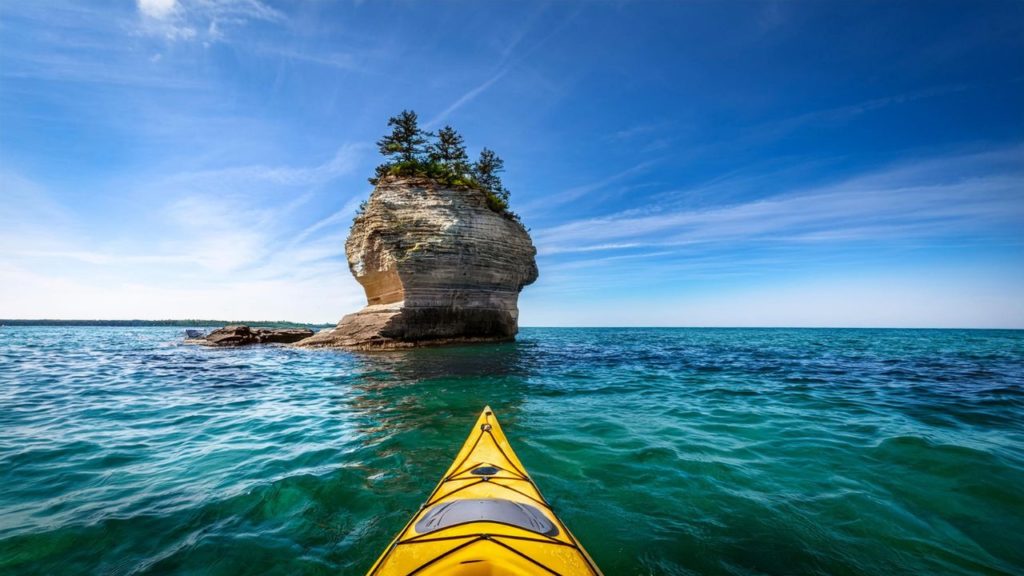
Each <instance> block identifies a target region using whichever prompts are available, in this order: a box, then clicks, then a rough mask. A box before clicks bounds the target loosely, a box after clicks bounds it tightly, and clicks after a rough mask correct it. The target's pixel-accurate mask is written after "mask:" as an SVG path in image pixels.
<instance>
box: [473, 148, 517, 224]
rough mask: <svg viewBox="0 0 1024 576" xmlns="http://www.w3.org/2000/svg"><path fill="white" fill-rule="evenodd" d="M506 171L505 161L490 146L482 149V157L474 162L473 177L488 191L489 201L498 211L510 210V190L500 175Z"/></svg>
mask: <svg viewBox="0 0 1024 576" xmlns="http://www.w3.org/2000/svg"><path fill="white" fill-rule="evenodd" d="M504 171H505V161H504V160H502V159H501V158H499V157H498V155H497V154H495V153H494V150H491V149H490V148H484V149H483V150H481V151H480V158H479V159H477V161H476V163H475V164H473V179H474V180H476V182H477V184H479V185H480V187H481V188H483V190H484V192H486V193H487V203H488V204H489V205H490V206H491V208H492V209H496V210H498V211H505V210H508V200H509V191H508V189H507V188H505V187H504V186H502V184H501V176H498V174H499V173H501V172H504Z"/></svg>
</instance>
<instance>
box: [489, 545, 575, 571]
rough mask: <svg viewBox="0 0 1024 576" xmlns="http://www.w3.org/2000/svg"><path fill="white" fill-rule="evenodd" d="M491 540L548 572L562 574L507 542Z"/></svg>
mask: <svg viewBox="0 0 1024 576" xmlns="http://www.w3.org/2000/svg"><path fill="white" fill-rule="evenodd" d="M492 542H494V543H495V544H497V545H498V546H501V547H502V548H505V549H506V550H510V551H512V552H514V553H515V554H516V555H517V556H521V557H523V558H526V559H527V560H528V561H530V562H532V563H533V564H536V565H537V566H540V567H541V568H543V569H545V570H547V571H548V572H550V573H552V574H554V575H555V576H562V575H561V573H559V572H556V571H554V570H552V569H551V568H548V567H547V566H545V565H544V564H541V563H540V562H539V561H537V560H534V559H533V558H530V557H529V556H527V555H526V554H523V553H522V552H520V551H519V550H516V549H515V548H513V547H512V546H509V545H508V544H505V543H504V542H501V541H498V540H492Z"/></svg>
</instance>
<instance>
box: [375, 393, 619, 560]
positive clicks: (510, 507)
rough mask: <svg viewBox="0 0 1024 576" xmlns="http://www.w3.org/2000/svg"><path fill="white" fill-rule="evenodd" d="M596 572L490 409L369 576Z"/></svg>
mask: <svg viewBox="0 0 1024 576" xmlns="http://www.w3.org/2000/svg"><path fill="white" fill-rule="evenodd" d="M398 574H401V575H403V576H408V575H412V574H421V575H429V574H451V575H454V576H520V575H524V574H561V575H564V576H570V575H572V576H575V575H583V574H587V575H596V576H600V575H601V571H600V570H599V569H598V568H597V566H596V565H595V564H594V561H593V560H591V559H590V556H589V555H588V554H587V552H586V551H585V550H584V549H583V547H582V546H581V545H580V544H579V542H577V541H576V538H575V537H574V536H573V535H572V533H571V532H569V529H568V528H566V527H565V524H563V523H562V521H561V520H559V519H558V517H557V516H555V513H554V512H553V511H552V510H551V506H550V505H549V504H548V503H547V501H546V500H544V497H543V496H541V494H540V491H539V490H537V486H536V485H535V484H534V483H533V480H531V479H530V476H529V475H528V474H527V473H526V469H525V468H523V464H522V463H521V462H520V461H519V458H518V457H517V456H516V454H515V452H513V451H512V447H511V446H509V443H508V440H507V439H506V438H505V434H504V433H502V431H501V426H499V425H498V419H497V418H495V416H494V413H493V412H492V411H491V408H490V407H489V406H488V407H486V408H484V411H483V412H482V413H481V414H480V417H479V418H477V421H476V425H475V426H474V427H473V431H472V432H471V433H470V435H469V438H467V439H466V443H465V444H463V446H462V450H460V451H459V454H458V456H456V457H455V462H454V463H452V465H451V468H449V469H448V472H447V473H445V475H444V478H442V479H441V482H440V483H439V484H438V485H437V488H434V491H433V492H431V493H430V497H429V498H427V501H426V503H424V504H423V506H421V507H420V509H419V511H418V512H417V513H416V514H415V515H414V516H413V517H412V519H411V520H410V521H409V523H408V524H406V525H405V528H403V529H402V531H401V532H399V533H398V536H396V537H395V539H394V540H392V541H391V544H390V545H388V547H387V549H386V550H384V553H383V554H381V556H380V558H378V559H377V562H376V563H375V564H374V565H373V568H371V569H370V572H369V573H368V576H391V575H398Z"/></svg>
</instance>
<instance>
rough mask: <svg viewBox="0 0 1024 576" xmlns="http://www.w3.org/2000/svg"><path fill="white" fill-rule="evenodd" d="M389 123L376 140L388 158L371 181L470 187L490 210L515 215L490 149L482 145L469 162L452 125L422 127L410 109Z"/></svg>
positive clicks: (498, 160)
mask: <svg viewBox="0 0 1024 576" xmlns="http://www.w3.org/2000/svg"><path fill="white" fill-rule="evenodd" d="M388 126H390V127H391V133H390V134H387V135H385V136H384V137H383V138H381V139H380V141H378V142H377V148H378V149H379V150H380V153H381V154H382V155H384V157H385V158H386V159H387V161H385V162H384V163H383V164H381V165H380V166H377V170H376V172H375V173H374V175H373V177H372V178H370V184H373V185H374V186H376V185H377V183H378V182H380V180H381V179H382V178H384V177H386V176H424V177H427V178H431V179H434V180H437V181H439V182H443V183H445V184H448V185H453V186H469V187H471V188H476V189H478V190H481V191H483V192H484V194H485V195H486V197H487V205H488V206H489V207H490V208H491V210H494V211H495V212H498V213H501V214H507V215H509V216H511V217H513V218H516V215H515V214H514V213H513V212H512V211H511V210H509V190H508V188H505V186H504V185H503V184H502V183H501V177H500V176H499V174H500V173H501V172H504V170H505V163H504V162H503V161H502V159H501V158H499V157H498V155H497V154H495V153H494V151H493V150H491V149H489V148H484V149H483V150H481V151H480V157H479V158H477V160H476V162H470V161H469V155H468V154H467V153H466V146H465V143H464V142H463V140H462V136H461V135H460V134H459V133H458V132H457V131H456V130H455V129H454V128H452V127H451V126H445V127H444V128H441V129H440V130H438V131H437V134H433V133H431V132H427V131H426V130H422V129H421V128H420V127H419V118H418V117H417V116H416V113H415V112H413V111H412V110H403V111H402V113H401V114H399V115H398V116H393V117H391V118H389V119H388Z"/></svg>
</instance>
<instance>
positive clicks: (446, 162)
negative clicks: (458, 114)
mask: <svg viewBox="0 0 1024 576" xmlns="http://www.w3.org/2000/svg"><path fill="white" fill-rule="evenodd" d="M428 154H429V157H430V161H431V162H437V163H439V164H441V165H442V166H444V168H445V169H446V170H447V171H448V173H449V174H450V175H451V176H454V177H456V178H460V177H462V176H465V175H466V174H467V173H468V172H469V171H470V166H469V156H468V155H467V154H466V146H465V144H464V143H463V140H462V136H461V135H460V134H459V133H458V132H456V131H455V128H452V127H451V126H445V127H444V128H441V129H440V130H438V131H437V141H436V142H434V143H433V144H431V145H430V146H429V148H428Z"/></svg>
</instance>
